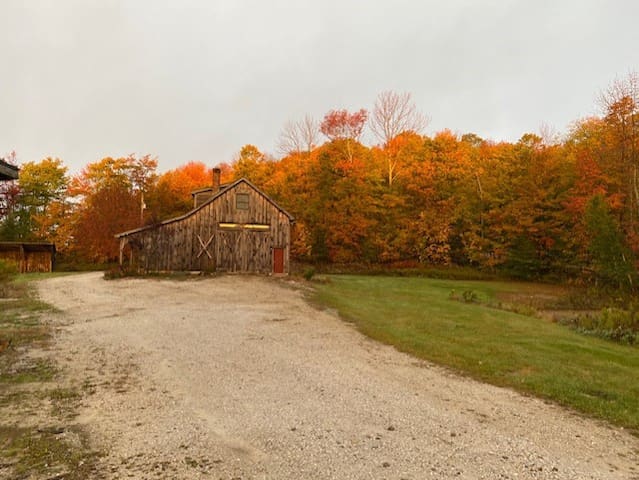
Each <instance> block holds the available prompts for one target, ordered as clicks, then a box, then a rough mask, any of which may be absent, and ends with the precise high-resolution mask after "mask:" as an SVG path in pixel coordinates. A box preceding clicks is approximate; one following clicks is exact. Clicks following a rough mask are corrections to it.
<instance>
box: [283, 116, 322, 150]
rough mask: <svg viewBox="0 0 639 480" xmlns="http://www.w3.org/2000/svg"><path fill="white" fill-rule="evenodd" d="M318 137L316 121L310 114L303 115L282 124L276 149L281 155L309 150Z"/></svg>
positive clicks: (313, 146)
mask: <svg viewBox="0 0 639 480" xmlns="http://www.w3.org/2000/svg"><path fill="white" fill-rule="evenodd" d="M318 137H319V124H318V122H317V121H316V120H315V119H314V118H313V117H311V116H310V115H305V116H304V118H303V119H302V120H298V121H295V122H293V121H290V122H287V123H286V125H284V128H283V129H282V132H281V133H280V138H279V142H278V145H277V150H278V152H279V153H280V154H282V155H291V154H293V153H297V154H300V153H302V152H310V151H311V150H313V148H315V146H316V145H317V140H318Z"/></svg>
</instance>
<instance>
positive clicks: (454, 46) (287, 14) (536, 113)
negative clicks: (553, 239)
mask: <svg viewBox="0 0 639 480" xmlns="http://www.w3.org/2000/svg"><path fill="white" fill-rule="evenodd" d="M638 18H639V2H638V1H635V0H627V1H621V0H620V1H614V0H608V1H606V0H599V1H598V0H579V1H577V0H574V1H572V0H570V1H569V0H565V1H562V0H554V1H543V0H529V1H515V0H511V1H508V0H501V1H498V0H494V1H489V0H483V1H482V0H466V1H464V0H447V1H442V0H437V1H430V0H428V1H426V0H422V1H420V0H392V1H381V0H368V1H366V0H361V1H357V0H313V1H310V0H309V1H307V0H280V1H276V0H252V1H249V0H245V1H243V0H224V1H223V0H186V1H185V0H173V1H168V0H120V1H117V0H95V1H89V0H75V1H72V0H51V1H35V0H34V1H31V0H0V60H1V63H0V67H1V68H2V73H1V74H0V112H1V115H0V156H2V155H3V154H5V153H7V152H10V151H11V150H15V151H16V153H17V156H18V161H19V162H25V161H31V160H35V161H37V160H40V159H42V158H44V157H46V156H53V157H59V158H61V159H62V160H63V161H64V162H65V164H66V165H68V166H69V168H70V170H71V172H72V173H75V172H77V171H79V170H80V169H81V168H82V167H83V166H84V165H86V164H87V163H89V162H94V161H97V160H100V159H101V158H103V157H105V156H113V157H115V156H123V155H127V154H129V153H136V154H138V155H143V154H146V153H150V154H152V155H154V156H157V157H158V160H159V171H160V172H163V171H166V170H169V169H172V168H175V167H177V166H179V165H182V164H184V163H186V162H188V161H190V160H200V161H204V162H206V163H207V164H210V165H211V166H212V165H214V164H217V163H219V162H230V161H232V160H233V158H234V156H235V155H236V154H237V152H238V151H239V150H240V148H241V147H242V146H243V145H245V144H247V143H251V144H254V145H256V146H257V147H258V148H259V149H260V150H262V151H264V152H267V153H273V154H276V145H277V140H278V136H279V133H280V131H281V130H282V127H283V126H284V124H285V123H286V122H287V121H289V120H298V119H300V118H302V117H303V116H304V115H305V114H310V115H312V116H314V117H315V118H317V119H321V118H322V117H323V116H324V114H325V113H326V112H327V111H329V110H331V109H338V108H340V109H341V108H346V109H349V110H355V109H359V108H366V109H371V108H372V106H373V104H374V102H375V98H376V97H377V95H378V94H379V93H380V92H382V91H385V90H394V91H396V92H410V93H411V94H412V95H413V98H414V100H415V102H416V104H417V105H418V107H419V108H420V109H421V110H422V111H423V112H424V113H425V114H427V115H428V116H429V117H430V119H431V123H430V125H429V127H428V129H427V133H429V134H432V133H434V132H436V131H439V130H442V129H444V128H449V129H451V130H452V131H454V132H458V133H468V132H472V133H476V134H477V135H479V136H481V137H483V138H490V139H493V140H509V141H516V140H517V139H518V138H519V137H521V135H522V134H523V133H525V132H538V131H539V127H540V125H541V124H542V123H546V124H549V125H551V126H553V127H554V128H556V129H557V130H558V131H559V132H565V131H566V129H567V127H568V125H569V124H570V122H572V121H574V120H577V119H579V118H581V117H584V116H588V115H592V114H597V113H598V111H597V105H596V102H595V97H596V95H597V93H598V92H599V91H600V90H602V89H604V88H605V87H606V86H607V85H608V84H609V83H610V82H611V81H612V80H614V78H615V77H616V76H624V75H626V74H627V73H628V72H630V71H633V70H635V71H636V70H637V69H639V28H638V27H637V19H638ZM365 140H366V143H369V144H370V143H373V139H372V137H370V136H369V137H368V138H365Z"/></svg>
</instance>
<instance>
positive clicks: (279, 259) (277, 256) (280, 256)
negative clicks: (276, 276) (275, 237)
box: [273, 248, 284, 273]
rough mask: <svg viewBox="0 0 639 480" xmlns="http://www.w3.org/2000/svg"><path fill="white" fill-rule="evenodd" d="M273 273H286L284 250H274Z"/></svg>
mask: <svg viewBox="0 0 639 480" xmlns="http://www.w3.org/2000/svg"><path fill="white" fill-rule="evenodd" d="M273 273H284V249H283V248H274V249H273Z"/></svg>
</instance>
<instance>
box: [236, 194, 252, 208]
mask: <svg viewBox="0 0 639 480" xmlns="http://www.w3.org/2000/svg"><path fill="white" fill-rule="evenodd" d="M235 208H236V209H237V210H248V209H249V194H248V193H236V194H235Z"/></svg>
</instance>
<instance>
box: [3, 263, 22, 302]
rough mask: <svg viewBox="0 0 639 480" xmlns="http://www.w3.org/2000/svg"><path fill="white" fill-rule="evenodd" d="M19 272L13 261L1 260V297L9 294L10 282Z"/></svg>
mask: <svg viewBox="0 0 639 480" xmlns="http://www.w3.org/2000/svg"><path fill="white" fill-rule="evenodd" d="M17 273H18V271H17V269H16V267H15V265H14V264H13V263H9V262H5V261H3V260H0V298H2V297H6V296H8V295H9V292H10V288H9V283H10V282H11V279H12V278H13V277H14V276H15V275H16V274H17Z"/></svg>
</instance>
